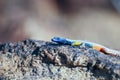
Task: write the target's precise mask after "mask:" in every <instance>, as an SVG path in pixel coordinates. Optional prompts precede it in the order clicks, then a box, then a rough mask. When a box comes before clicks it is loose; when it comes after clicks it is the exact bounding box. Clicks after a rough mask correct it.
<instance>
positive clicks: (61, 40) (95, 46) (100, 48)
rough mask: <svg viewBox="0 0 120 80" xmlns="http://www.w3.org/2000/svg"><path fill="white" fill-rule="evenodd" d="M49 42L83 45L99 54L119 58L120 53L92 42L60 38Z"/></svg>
mask: <svg viewBox="0 0 120 80" xmlns="http://www.w3.org/2000/svg"><path fill="white" fill-rule="evenodd" d="M51 40H52V41H53V42H57V43H60V44H67V45H72V46H79V45H83V46H85V47H89V48H92V49H95V50H97V51H100V52H102V53H104V54H109V55H114V56H120V51H117V50H113V49H110V48H107V47H105V46H103V45H100V44H97V43H93V42H89V41H84V40H71V39H67V38H62V37H54V38H52V39H51Z"/></svg>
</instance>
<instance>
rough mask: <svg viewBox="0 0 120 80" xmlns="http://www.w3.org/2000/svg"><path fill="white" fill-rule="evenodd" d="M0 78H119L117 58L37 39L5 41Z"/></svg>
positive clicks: (0, 48)
mask: <svg viewBox="0 0 120 80" xmlns="http://www.w3.org/2000/svg"><path fill="white" fill-rule="evenodd" d="M0 80H120V57H116V56H110V55H105V54H103V53H100V52H98V51H96V50H93V49H91V48H87V47H84V46H70V45H61V44H57V43H53V42H45V41H37V40H24V41H21V42H15V43H5V44H0Z"/></svg>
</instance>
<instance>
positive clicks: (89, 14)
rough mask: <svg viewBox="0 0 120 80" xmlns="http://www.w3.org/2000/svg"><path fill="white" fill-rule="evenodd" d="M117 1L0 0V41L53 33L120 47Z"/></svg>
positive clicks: (41, 37)
mask: <svg viewBox="0 0 120 80" xmlns="http://www.w3.org/2000/svg"><path fill="white" fill-rule="evenodd" d="M119 12H120V0H0V42H8V41H12V42H14V41H20V40H23V39H28V38H32V39H37V40H47V41H49V40H50V39H51V38H52V37H54V36H61V37H67V38H70V39H81V40H88V41H91V42H96V43H100V44H103V45H105V46H108V47H110V48H113V49H118V50H120V42H119V40H120V36H119V35H120V13H119Z"/></svg>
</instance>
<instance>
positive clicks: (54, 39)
mask: <svg viewBox="0 0 120 80" xmlns="http://www.w3.org/2000/svg"><path fill="white" fill-rule="evenodd" d="M51 41H53V42H57V43H60V44H69V45H71V43H72V42H71V41H70V40H68V39H66V38H62V37H53V38H52V39H51Z"/></svg>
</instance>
